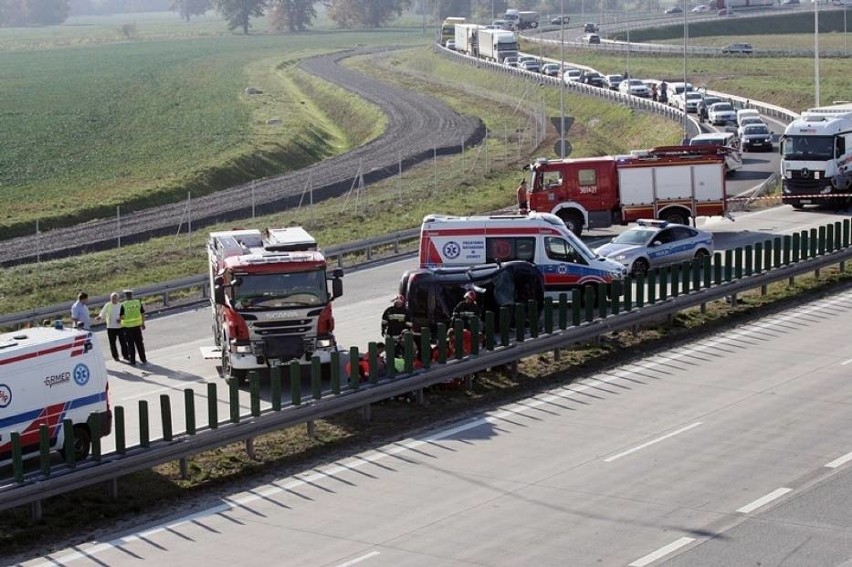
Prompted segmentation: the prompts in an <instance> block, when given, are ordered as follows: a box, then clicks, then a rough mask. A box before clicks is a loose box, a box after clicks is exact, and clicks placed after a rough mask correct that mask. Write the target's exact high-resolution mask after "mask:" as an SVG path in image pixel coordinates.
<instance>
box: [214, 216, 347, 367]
mask: <svg viewBox="0 0 852 567" xmlns="http://www.w3.org/2000/svg"><path fill="white" fill-rule="evenodd" d="M207 250H208V255H209V258H210V287H211V293H210V296H211V307H212V314H213V336H214V339H215V341H216V345H217V346H218V347H220V349H221V360H222V375H223V376H224V377H225V378H226V379H237V380H242V379H244V378H245V377H246V373H247V372H248V371H249V370H252V369H260V368H267V367H269V366H272V365H281V364H286V363H288V362H290V361H292V360H298V361H299V362H300V363H302V364H309V363H310V362H311V359H312V357H313V356H315V355H316V356H319V357H320V360H321V362H328V360H329V357H330V354H331V352H333V351H334V350H335V349H336V348H337V343H336V341H335V338H334V333H333V331H334V317H333V316H332V309H331V302H332V301H333V300H334V299H336V298H337V297H340V296H341V295H342V294H343V284H342V281H341V277H342V276H343V271H342V270H340V269H337V270H334V271H333V272H332V274H331V277H330V278H329V276H328V275H327V263H326V259H325V256H324V255H323V254H322V252H320V251H319V250H318V249H317V243H316V240H314V238H313V237H312V236H311V235H310V234H308V232H307V231H305V230H304V229H303V228H301V227H288V228H269V229H265V230H263V231H261V230H256V229H250V230H230V231H221V232H213V233H210V236H209V239H208V245H207ZM329 279H331V282H332V286H331V287H332V290H331V292H329V290H328V284H327V282H328V280H329Z"/></svg>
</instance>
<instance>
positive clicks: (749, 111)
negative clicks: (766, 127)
mask: <svg viewBox="0 0 852 567" xmlns="http://www.w3.org/2000/svg"><path fill="white" fill-rule="evenodd" d="M746 116H750V117H753V118H760V119H761V120H762V118H761V116H760V113H759V112H758V111H756V110H755V109H753V108H741V109H739V110H737V126H742V125H743V124H742V119H743V118H744V117H746Z"/></svg>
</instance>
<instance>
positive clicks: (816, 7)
mask: <svg viewBox="0 0 852 567" xmlns="http://www.w3.org/2000/svg"><path fill="white" fill-rule="evenodd" d="M843 13H844V14H845V13H846V10H844V11H843ZM814 99H815V101H816V106H819V2H816V1H815V2H814Z"/></svg>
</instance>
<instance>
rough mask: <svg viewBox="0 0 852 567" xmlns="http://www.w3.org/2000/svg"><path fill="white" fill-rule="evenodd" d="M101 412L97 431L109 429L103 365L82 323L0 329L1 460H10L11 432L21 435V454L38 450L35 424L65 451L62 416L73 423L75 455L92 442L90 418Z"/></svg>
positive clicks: (54, 446)
mask: <svg viewBox="0 0 852 567" xmlns="http://www.w3.org/2000/svg"><path fill="white" fill-rule="evenodd" d="M92 412H98V413H100V417H101V420H100V422H101V435H109V433H110V431H111V429H112V410H111V409H110V405H109V385H108V381H107V369H106V364H105V363H104V358H103V356H102V354H101V351H100V347H99V344H98V342H97V341H96V340H94V339H93V336H92V333H90V332H89V331H86V330H82V329H71V328H63V327H62V324H61V322H57V323H56V325H55V326H54V327H34V328H31V329H22V330H20V331H15V332H11V333H0V464H7V463H9V462H11V458H12V442H11V435H12V433H13V432H18V433H19V434H20V435H21V446H22V449H23V454H24V456H25V457H30V456H37V455H38V454H39V427H40V426H41V425H42V424H45V425H47V427H48V431H49V434H50V447H51V449H52V450H59V451H60V452H62V453H63V455H64V450H63V447H64V435H63V428H62V422H63V420H66V419H70V420H71V421H72V422H73V424H74V456H75V460H82V459H85V458H86V457H87V456H88V455H89V451H90V449H91V445H92V431H91V430H90V428H89V424H88V419H89V415H90V414H91V413H92Z"/></svg>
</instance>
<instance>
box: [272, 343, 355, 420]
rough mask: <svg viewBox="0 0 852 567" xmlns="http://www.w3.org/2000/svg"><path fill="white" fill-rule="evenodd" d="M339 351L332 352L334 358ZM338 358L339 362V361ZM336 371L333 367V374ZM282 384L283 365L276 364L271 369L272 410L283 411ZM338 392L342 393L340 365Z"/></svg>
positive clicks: (338, 368) (338, 370) (338, 369)
mask: <svg viewBox="0 0 852 567" xmlns="http://www.w3.org/2000/svg"><path fill="white" fill-rule="evenodd" d="M336 354H337V353H336V352H334V353H332V354H331V358H332V360H333V359H334V355H336ZM339 360H340V359H339V358H338V362H339ZM333 373H334V369H333V367H332V374H333ZM281 386H282V384H281V365H279V364H276V365H275V366H273V367H272V368H270V369H269V395H270V397H271V398H272V399H271V400H270V402H271V404H272V411H281V394H282V387H281ZM337 393H338V394H339V393H340V365H339V364H338V366H337Z"/></svg>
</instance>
